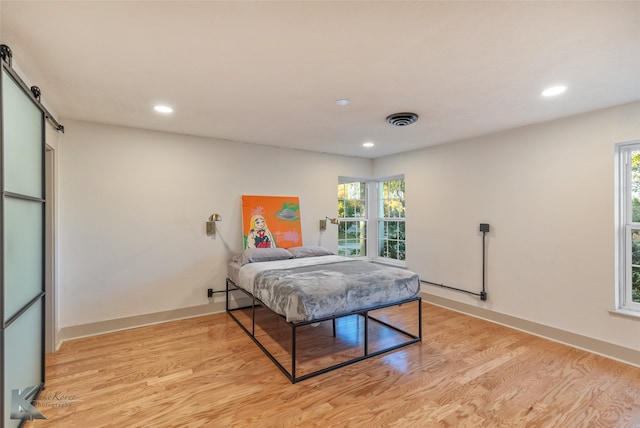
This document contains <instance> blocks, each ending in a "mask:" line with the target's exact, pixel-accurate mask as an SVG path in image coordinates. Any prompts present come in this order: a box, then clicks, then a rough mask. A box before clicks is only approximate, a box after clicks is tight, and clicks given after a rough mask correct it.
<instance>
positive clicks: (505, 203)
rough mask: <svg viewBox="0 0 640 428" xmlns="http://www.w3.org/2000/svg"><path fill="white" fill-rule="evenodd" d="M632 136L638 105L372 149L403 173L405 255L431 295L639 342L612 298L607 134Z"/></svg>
mask: <svg viewBox="0 0 640 428" xmlns="http://www.w3.org/2000/svg"><path fill="white" fill-rule="evenodd" d="M631 140H640V103H635V104H631V105H627V106H621V107H617V108H612V109H607V110H602V111H598V112H593V113H589V114H584V115H580V116H575V117H571V118H567V119H563V120H558V121H553V122H548V123H544V124H541V125H536V126H528V127H523V128H519V129H514V130H510V131H508V132H502V133H499V134H494V135H488V136H484V137H479V138H473V139H469V140H466V141H461V142H458V143H453V144H446V145H441V146H436V147H431V148H427V149H423V150H420V151H417V152H411V153H405V154H400V155H396V156H391V157H386V158H382V159H377V160H376V161H375V162H374V175H376V176H385V175H390V174H396V173H404V174H405V178H406V189H407V196H406V198H407V202H406V203H407V263H408V267H409V268H410V269H412V270H415V271H416V272H418V273H419V274H420V275H421V278H422V279H424V280H429V281H433V282H436V283H444V284H445V285H450V286H454V287H461V288H468V289H470V290H472V291H479V290H480V289H481V278H482V277H481V266H482V264H481V261H482V253H481V251H482V244H481V241H482V234H481V233H480V232H479V231H478V228H479V224H480V223H489V224H490V225H491V232H490V233H489V234H488V235H487V266H488V267H487V287H488V288H487V291H488V300H487V301H486V302H482V301H480V300H479V299H478V298H476V297H474V296H470V295H467V294H461V293H457V292H454V291H448V290H445V289H442V288H437V287H433V286H428V285H424V286H423V291H425V292H428V293H431V294H433V295H436V296H441V297H446V298H448V299H451V300H456V301H459V302H464V303H467V304H471V305H477V306H482V307H484V308H487V309H490V310H492V311H496V312H499V313H502V314H507V315H511V316H514V317H518V318H521V319H524V320H529V321H533V322H536V323H540V324H543V325H547V326H553V327H555V328H559V329H562V330H566V331H568V332H572V333H576V334H579V335H584V336H588V337H590V338H594V339H598V340H602V341H605V342H609V343H613V344H617V345H619V346H623V347H626V348H631V349H635V350H640V334H639V333H638V331H640V318H637V319H632V318H627V317H621V316H617V315H612V314H611V313H610V312H609V311H610V310H612V309H613V308H614V290H615V283H614V278H615V266H614V242H615V232H614V224H615V217H614V144H615V143H618V142H624V141H631Z"/></svg>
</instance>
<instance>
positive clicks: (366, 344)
mask: <svg viewBox="0 0 640 428" xmlns="http://www.w3.org/2000/svg"><path fill="white" fill-rule="evenodd" d="M363 315H364V317H363V318H364V356H365V357H366V356H367V355H369V312H364V313H363Z"/></svg>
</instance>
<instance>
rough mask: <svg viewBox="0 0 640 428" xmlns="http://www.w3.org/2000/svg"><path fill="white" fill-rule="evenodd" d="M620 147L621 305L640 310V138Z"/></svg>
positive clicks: (619, 289)
mask: <svg viewBox="0 0 640 428" xmlns="http://www.w3.org/2000/svg"><path fill="white" fill-rule="evenodd" d="M617 150H618V168H617V169H618V174H619V175H618V183H617V188H618V194H617V197H618V206H619V221H618V234H619V235H618V257H617V258H616V260H618V265H619V275H618V277H619V285H618V294H617V302H618V303H617V306H618V308H619V309H626V310H632V311H638V312H640V142H635V143H632V144H621V145H619V146H617Z"/></svg>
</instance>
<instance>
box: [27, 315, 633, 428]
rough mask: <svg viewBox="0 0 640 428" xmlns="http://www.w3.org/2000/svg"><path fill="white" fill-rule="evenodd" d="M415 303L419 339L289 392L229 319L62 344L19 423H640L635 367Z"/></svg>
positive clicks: (44, 427) (39, 426) (67, 426)
mask: <svg viewBox="0 0 640 428" xmlns="http://www.w3.org/2000/svg"><path fill="white" fill-rule="evenodd" d="M423 305H424V306H423V326H424V337H423V342H421V343H419V344H414V345H411V346H409V347H406V348H402V349H400V350H397V351H395V352H393V353H390V354H386V355H383V356H378V357H375V358H372V359H369V360H365V361H361V362H358V363H356V364H353V365H350V366H347V367H344V368H341V369H338V370H336V371H333V372H330V373H326V374H323V375H320V376H318V377H314V378H311V379H308V380H305V381H302V382H300V383H297V384H291V383H290V382H289V381H288V380H287V379H286V378H285V377H284V375H283V374H282V373H281V372H280V371H279V370H278V369H277V368H276V366H275V365H274V364H273V363H272V362H271V361H270V360H269V359H268V358H267V357H266V356H265V355H264V354H263V353H262V351H261V350H260V349H259V348H258V347H257V346H256V345H255V344H254V343H253V342H252V341H251V340H250V339H249V337H247V335H246V334H245V333H244V332H243V331H241V330H240V328H239V327H238V325H237V324H236V323H235V322H234V321H233V320H232V319H231V318H230V317H229V316H228V315H227V314H225V313H221V314H215V315H210V316H204V317H199V318H192V319H187V320H182V321H175V322H168V323H164V324H160V325H155V326H150V327H142V328H137V329H132V330H128V331H123V332H117V333H112V334H107V335H102V336H96V337H91V338H85V339H78V340H74V341H70V342H66V343H64V344H63V346H62V347H61V349H60V350H59V351H58V352H56V353H55V354H51V355H49V356H48V357H47V362H46V367H47V368H46V377H47V381H46V384H47V389H46V390H45V391H44V392H43V395H42V397H44V399H49V400H50V401H44V400H43V401H42V402H38V405H37V408H38V409H39V410H40V411H41V412H42V413H43V414H44V416H46V417H47V418H48V419H47V420H46V421H45V420H34V421H32V422H27V424H26V427H28V428H49V427H64V428H71V427H83V428H85V427H93V428H96V427H315V426H318V427H334V426H335V427H361V426H365V427H378V426H385V427H386V426H389V427H563V428H564V427H633V428H636V427H640V368H636V367H633V366H629V365H626V364H622V363H619V362H616V361H613V360H609V359H606V358H603V357H600V356H597V355H594V354H590V353H587V352H584V351H580V350H577V349H573V348H570V347H567V346H563V345H561V344H558V343H554V342H550V341H547V340H544V339H541V338H538V337H535V336H531V335H528V334H525V333H522V332H519V331H515V330H511V329H509V328H506V327H503V326H499V325H496V324H493V323H490V322H486V321H483V320H479V319H476V318H472V317H469V316H465V315H462V314H459V313H456V312H452V311H449V310H446V309H443V308H440V307H437V306H433V305H430V304H426V303H425V304H423ZM408 312H410V320H408V321H407V322H408V323H410V322H411V320H412V319H413V318H414V317H415V315H414V312H413V311H408ZM414 323H415V321H414ZM323 329H324V327H323V326H320V327H318V330H317V333H315V334H319V335H324V333H323V332H322V330H323ZM347 330H348V329H342V330H341V329H339V332H340V334H347ZM322 340H324V339H322ZM56 406H61V407H56Z"/></svg>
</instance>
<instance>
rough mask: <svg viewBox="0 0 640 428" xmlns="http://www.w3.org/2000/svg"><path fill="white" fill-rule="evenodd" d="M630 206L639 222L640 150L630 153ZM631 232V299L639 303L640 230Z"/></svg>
mask: <svg viewBox="0 0 640 428" xmlns="http://www.w3.org/2000/svg"><path fill="white" fill-rule="evenodd" d="M631 207H632V221H633V222H634V223H636V222H640V151H634V152H632V154H631ZM631 233H632V235H631V264H632V265H634V267H632V268H631V300H632V301H634V302H637V303H640V231H639V230H633V231H632V232H631ZM635 266H637V267H635Z"/></svg>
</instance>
